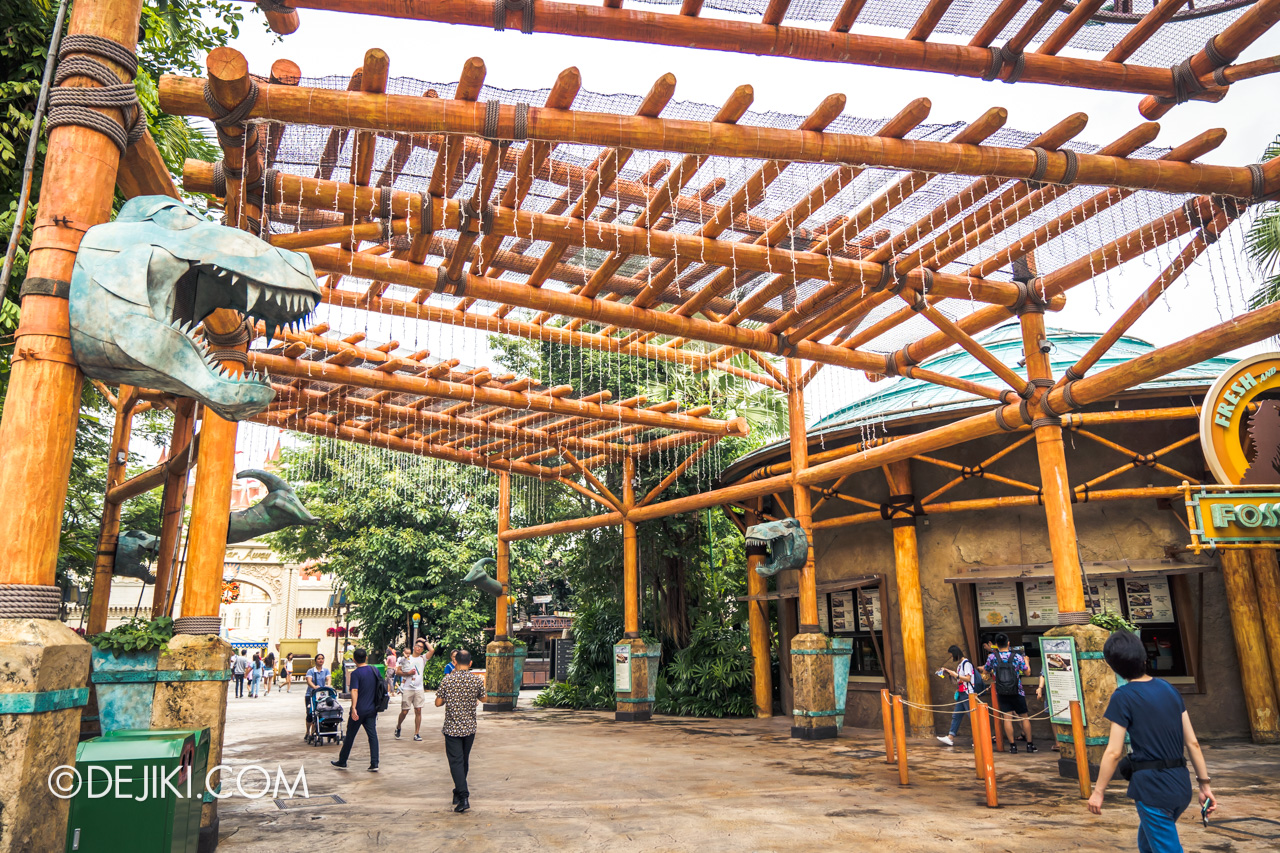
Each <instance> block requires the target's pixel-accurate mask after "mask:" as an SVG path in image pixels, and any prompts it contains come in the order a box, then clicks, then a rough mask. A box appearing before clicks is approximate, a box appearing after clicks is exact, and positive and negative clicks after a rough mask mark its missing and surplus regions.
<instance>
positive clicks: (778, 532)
mask: <svg viewBox="0 0 1280 853" xmlns="http://www.w3.org/2000/svg"><path fill="white" fill-rule="evenodd" d="M760 555H763V556H764V557H765V560H764V562H762V563H760V565H758V566H756V573H757V574H759V575H763V576H764V577H769V576H770V575H776V574H777V573H778V572H781V571H784V570H786V569H798V568H801V567H802V566H804V563H805V560H807V559H808V558H809V537H808V536H806V535H805V533H804V528H803V527H801V526H800V522H799V521H796V520H795V519H794V518H784V519H782V520H781V521H767V522H765V523H764V524H757V525H755V526H753V527H749V528H747V556H748V557H752V556H760Z"/></svg>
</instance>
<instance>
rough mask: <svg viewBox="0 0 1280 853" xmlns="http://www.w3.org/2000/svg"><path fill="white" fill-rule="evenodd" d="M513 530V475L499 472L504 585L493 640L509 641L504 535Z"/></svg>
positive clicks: (501, 580) (500, 555)
mask: <svg viewBox="0 0 1280 853" xmlns="http://www.w3.org/2000/svg"><path fill="white" fill-rule="evenodd" d="M510 529H511V475H510V474H508V473H507V472H506V471H499V472H498V553H497V563H498V566H497V573H498V578H497V580H498V583H500V584H502V595H500V596H498V600H497V601H496V602H494V607H495V610H494V615H493V639H494V640H505V639H507V630H508V625H507V609H508V606H509V602H510V600H511V596H510V595H508V590H507V583H508V582H509V581H510V580H511V543H510V542H505V541H503V539H502V534H503V533H505V532H506V531H507V530H510Z"/></svg>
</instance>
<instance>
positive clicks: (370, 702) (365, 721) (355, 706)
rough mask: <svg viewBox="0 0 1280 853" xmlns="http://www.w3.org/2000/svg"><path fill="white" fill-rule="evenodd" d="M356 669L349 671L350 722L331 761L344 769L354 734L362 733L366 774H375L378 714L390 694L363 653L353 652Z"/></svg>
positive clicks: (376, 767) (354, 739) (362, 651)
mask: <svg viewBox="0 0 1280 853" xmlns="http://www.w3.org/2000/svg"><path fill="white" fill-rule="evenodd" d="M351 658H352V660H354V661H355V663H356V668H355V669H353V670H351V719H350V720H348V721H347V734H346V736H345V737H344V738H343V739H342V750H341V751H340V752H339V753H338V759H337V760H336V761H330V762H329V763H330V764H332V765H333V766H334V767H337V768H338V769H340V770H346V769H347V758H348V757H350V755H351V745H352V744H354V743H355V742H356V733H357V732H359V731H360V730H361V729H364V731H365V734H366V735H368V737H369V772H370V773H377V772H378V712H379V711H385V710H387V704H388V702H389V700H390V694H388V693H387V684H386V682H385V681H383V679H381V678H379V677H378V671H377V670H376V669H374V668H373V667H371V666H369V654H368V652H366V651H365V650H364V649H362V648H359V649H356V650H355V652H354V653H353V654H352V655H351Z"/></svg>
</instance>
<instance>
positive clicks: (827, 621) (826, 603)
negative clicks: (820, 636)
mask: <svg viewBox="0 0 1280 853" xmlns="http://www.w3.org/2000/svg"><path fill="white" fill-rule="evenodd" d="M830 606H831V596H829V595H827V594H825V593H824V594H822V595H820V596H818V628H819V630H821V631H822V633H824V634H830V633H831V617H830V615H829V614H828V611H827V608H828V607H830Z"/></svg>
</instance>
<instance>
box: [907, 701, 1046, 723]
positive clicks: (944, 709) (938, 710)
mask: <svg viewBox="0 0 1280 853" xmlns="http://www.w3.org/2000/svg"><path fill="white" fill-rule="evenodd" d="M899 698H901V697H899ZM956 701H957V702H958V701H960V700H959V699H957V700H956ZM902 704H903V705H905V706H906V707H908V708H918V709H920V710H921V711H930V712H931V713H934V714H944V715H946V716H948V717H949V716H951V714H953V713H955V707H956V703H955V702H951V703H950V704H947V705H917V704H916V703H915V702H908V701H907V700H906V699H902ZM982 704H983V705H985V706H986V707H988V708H991V707H994V706H993V705H988V704H987V703H986V702H984V703H982ZM996 712H997V713H1000V714H1003V713H1004V712H1003V711H1001V710H1000V709H999V708H996ZM964 713H968V710H967V709H966V710H965V711H964ZM1051 714H1052V711H1051V709H1049V708H1045V709H1043V710H1041V711H1037V712H1036V713H1034V714H1029V715H1027V716H1026V717H1017V718H1016V719H1019V720H1024V719H1025V720H1041V719H1048V717H1049V716H1051Z"/></svg>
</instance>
